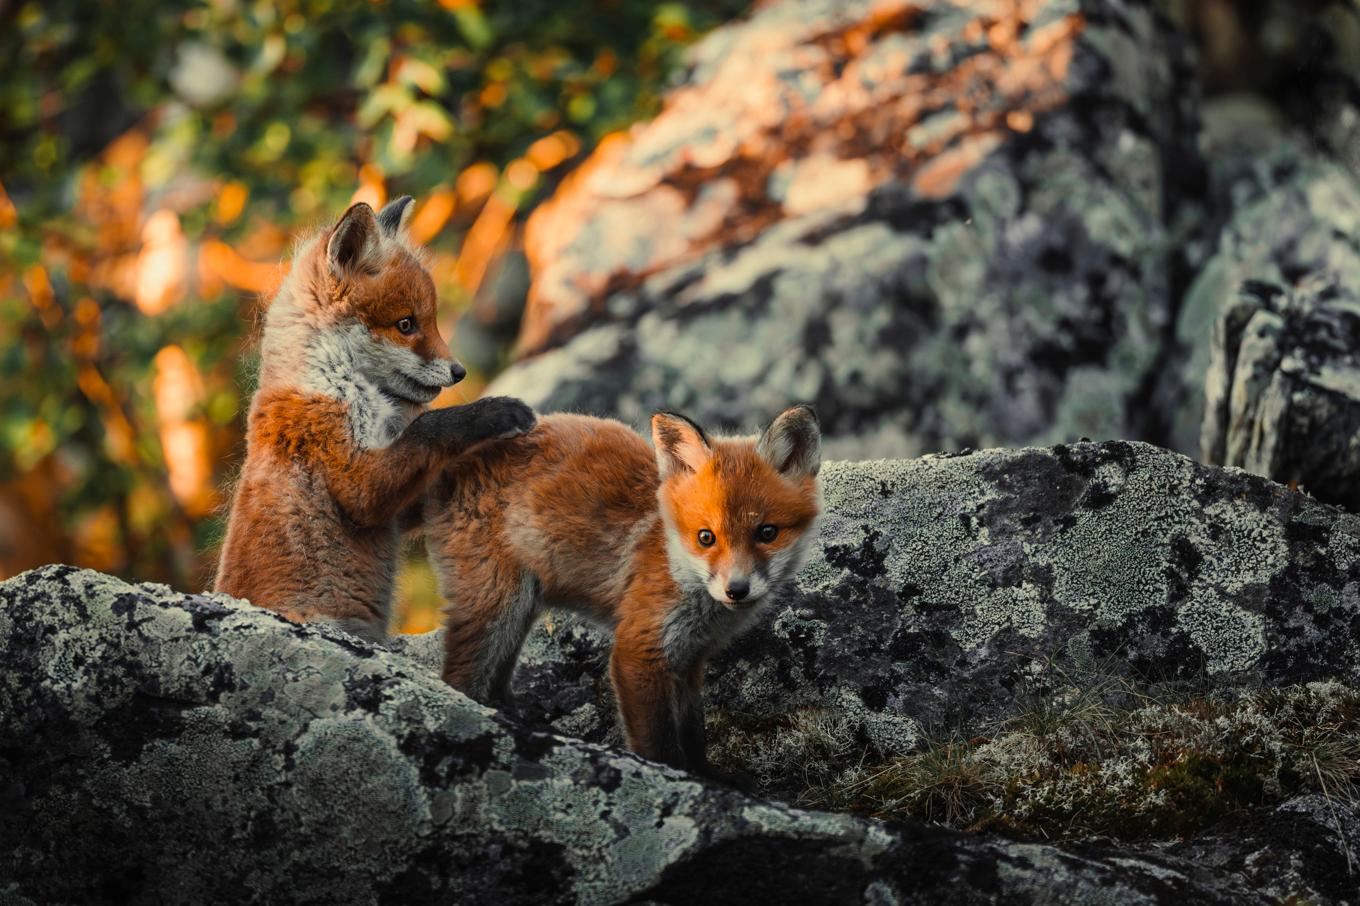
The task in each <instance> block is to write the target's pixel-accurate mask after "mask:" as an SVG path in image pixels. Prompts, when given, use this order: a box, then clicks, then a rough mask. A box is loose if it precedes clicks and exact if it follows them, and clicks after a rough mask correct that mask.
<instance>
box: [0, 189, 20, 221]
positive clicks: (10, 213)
mask: <svg viewBox="0 0 1360 906" xmlns="http://www.w3.org/2000/svg"><path fill="white" fill-rule="evenodd" d="M18 223H19V209H18V208H16V207H15V206H14V202H13V201H10V197H9V193H8V192H6V191H5V186H4V184H3V183H0V230H8V229H10V228H12V227H14V226H16V225H17V224H18Z"/></svg>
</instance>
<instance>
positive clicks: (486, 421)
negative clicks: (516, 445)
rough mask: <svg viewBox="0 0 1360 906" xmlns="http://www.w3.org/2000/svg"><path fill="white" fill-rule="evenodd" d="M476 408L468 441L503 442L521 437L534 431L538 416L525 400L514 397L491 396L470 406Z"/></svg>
mask: <svg viewBox="0 0 1360 906" xmlns="http://www.w3.org/2000/svg"><path fill="white" fill-rule="evenodd" d="M468 408H469V409H472V408H476V410H477V411H476V412H474V413H470V414H471V415H472V430H471V432H470V434H471V435H472V436H470V437H469V438H468V439H469V440H472V439H474V438H475V439H476V440H503V439H505V438H509V437H519V436H520V435H521V434H527V433H529V431H531V430H533V427H534V425H535V424H537V423H538V416H537V415H535V414H534V410H533V409H531V408H529V406H528V405H527V404H526V403H525V402H524V401H523V400H517V399H515V398H514V397H512V396H490V397H487V398H486V399H480V400H477V401H476V402H475V403H471V404H470V405H469V406H468Z"/></svg>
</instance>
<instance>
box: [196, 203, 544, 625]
mask: <svg viewBox="0 0 1360 906" xmlns="http://www.w3.org/2000/svg"><path fill="white" fill-rule="evenodd" d="M409 203H410V199H409V198H408V199H401V200H399V201H397V202H394V203H393V205H389V207H388V208H387V209H385V210H384V214H383V215H382V216H383V217H384V218H386V224H385V225H380V218H379V217H376V216H375V215H374V213H373V211H372V209H370V208H369V207H368V206H367V205H364V204H359V205H355V206H354V207H352V208H350V210H349V211H347V212H346V214H345V216H344V217H343V218H341V220H340V221H339V222H338V223H337V224H336V225H335V226H334V227H332V228H331V229H329V230H327V231H326V232H324V233H323V234H322V235H321V236H319V237H318V238H317V239H315V240H313V241H311V242H309V243H306V244H304V246H303V247H302V251H301V252H300V253H299V256H298V259H297V261H296V262H295V265H294V267H293V269H292V273H291V275H290V277H289V279H288V281H287V282H286V283H285V284H284V287H283V288H282V289H281V290H280V293H279V296H278V297H277V298H276V299H275V300H274V301H273V302H272V303H271V305H270V308H269V311H268V314H267V316H266V317H267V320H266V325H265V333H264V342H263V350H262V355H261V366H260V386H259V389H258V390H257V391H256V393H255V396H254V398H253V399H252V401H251V407H250V415H249V420H248V426H247V437H246V459H245V463H244V465H243V466H242V469H241V474H240V478H239V479H238V481H237V484H236V488H235V492H234V494H233V497H232V502H231V512H230V515H229V518H228V523H227V533H226V538H225V540H224V542H223V546H222V554H221V559H220V561H219V565H218V570H217V576H216V579H215V581H214V586H213V587H214V588H215V589H216V590H217V591H223V592H227V593H228V594H232V595H235V596H237V597H242V598H248V599H249V600H251V601H252V602H254V603H255V604H258V605H260V606H263V607H268V608H270V609H273V610H276V611H278V612H280V613H282V614H284V615H285V616H287V617H289V618H291V619H295V620H328V621H331V622H334V623H336V624H338V625H339V626H341V627H342V628H344V629H346V630H348V631H350V632H353V633H356V634H359V635H361V636H364V637H367V638H381V637H382V636H384V635H385V634H386V632H387V622H388V615H389V610H390V605H391V596H392V584H393V573H394V570H395V567H396V562H397V558H398V554H399V552H400V551H399V540H400V539H399V532H398V516H399V514H401V513H402V511H403V510H405V509H407V508H408V507H411V506H412V505H414V504H419V503H420V501H421V499H422V497H423V494H424V491H425V488H426V485H427V484H428V481H429V479H430V477H431V476H432V475H433V474H434V473H435V471H436V469H437V467H438V466H439V465H442V463H443V462H444V461H446V460H447V458H448V456H449V455H451V454H456V453H458V452H461V451H462V450H463V449H466V448H467V447H468V446H469V445H471V444H473V443H477V442H479V441H481V440H485V439H487V438H489V437H496V436H501V435H504V434H508V433H513V432H514V431H515V430H519V431H522V430H525V429H527V427H528V426H529V425H530V424H532V412H531V411H530V410H528V409H527V407H524V406H523V404H521V403H518V402H515V401H505V400H479V401H478V402H476V403H473V404H471V405H469V406H462V407H454V408H452V409H440V410H434V411H426V409H425V405H424V403H425V402H427V401H428V400H429V399H432V398H433V396H434V395H435V394H436V393H438V391H439V388H440V387H442V386H447V385H449V384H451V383H454V382H456V381H457V380H458V379H459V378H460V377H461V376H462V374H463V371H462V368H461V366H459V365H458V364H457V363H456V362H454V361H453V358H452V356H451V354H450V353H449V348H448V346H447V345H445V343H444V340H443V339H442V338H441V337H440V335H439V329H438V327H437V324H436V311H435V305H436V298H435V289H434V283H433V281H432V280H431V279H430V276H429V274H428V273H426V271H425V269H424V268H423V267H422V266H421V264H420V262H419V260H418V259H417V257H416V255H415V254H414V253H413V252H412V251H411V250H410V249H409V248H408V247H407V246H406V244H405V240H404V237H403V236H402V235H401V234H400V233H399V226H398V225H399V222H400V218H401V216H402V214H403V212H405V211H406V209H407V206H408V205H409ZM389 215H390V216H389Z"/></svg>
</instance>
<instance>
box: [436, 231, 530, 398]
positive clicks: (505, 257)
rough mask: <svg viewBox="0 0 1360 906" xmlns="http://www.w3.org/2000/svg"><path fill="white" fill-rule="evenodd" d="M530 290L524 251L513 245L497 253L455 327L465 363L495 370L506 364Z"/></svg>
mask: <svg viewBox="0 0 1360 906" xmlns="http://www.w3.org/2000/svg"><path fill="white" fill-rule="evenodd" d="M528 292H529V263H528V261H527V260H526V259H525V257H524V253H523V252H521V251H519V250H518V249H511V250H509V251H507V252H505V253H504V254H502V255H500V256H499V257H497V258H496V260H495V261H494V262H493V263H492V265H491V268H490V272H489V273H488V274H487V277H486V279H485V280H483V281H482V283H481V285H480V286H479V287H478V289H477V295H476V297H475V298H474V299H473V300H472V305H471V306H469V307H468V309H467V310H466V311H464V312H463V314H462V315H461V316H460V317H459V318H458V324H457V326H455V327H454V331H453V336H454V345H455V346H456V347H457V350H458V355H459V356H460V357H461V361H462V362H463V363H464V364H465V365H468V366H470V367H472V368H475V369H477V370H479V371H483V372H493V371H495V370H496V369H498V368H500V367H501V366H502V365H503V364H504V359H505V354H506V353H507V352H508V351H509V349H510V347H511V345H512V344H513V343H514V341H515V335H516V334H517V333H518V332H519V323H520V318H521V317H522V315H523V314H524V301H525V298H526V296H527V295H528Z"/></svg>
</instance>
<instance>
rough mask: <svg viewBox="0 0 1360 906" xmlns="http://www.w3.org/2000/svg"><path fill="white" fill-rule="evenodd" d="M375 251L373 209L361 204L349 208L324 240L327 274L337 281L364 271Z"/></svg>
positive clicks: (376, 245)
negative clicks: (328, 265)
mask: <svg viewBox="0 0 1360 906" xmlns="http://www.w3.org/2000/svg"><path fill="white" fill-rule="evenodd" d="M377 250H378V218H377V217H375V216H373V209H372V208H370V207H369V206H368V205H367V204H365V203H364V202H362V201H361V202H359V203H358V204H355V205H351V206H350V209H349V210H348V211H346V212H345V216H344V217H341V218H340V222H339V223H337V224H336V225H335V229H333V230H331V238H330V239H328V240H327V241H326V259H327V261H328V262H329V263H330V267H331V273H332V274H333V275H334V276H335V277H336V278H337V279H338V278H343V277H346V276H348V275H350V274H354V273H357V272H359V271H363V270H368V269H369V268H370V267H371V263H370V259H372V257H373V255H374V253H375V252H376V251H377Z"/></svg>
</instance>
